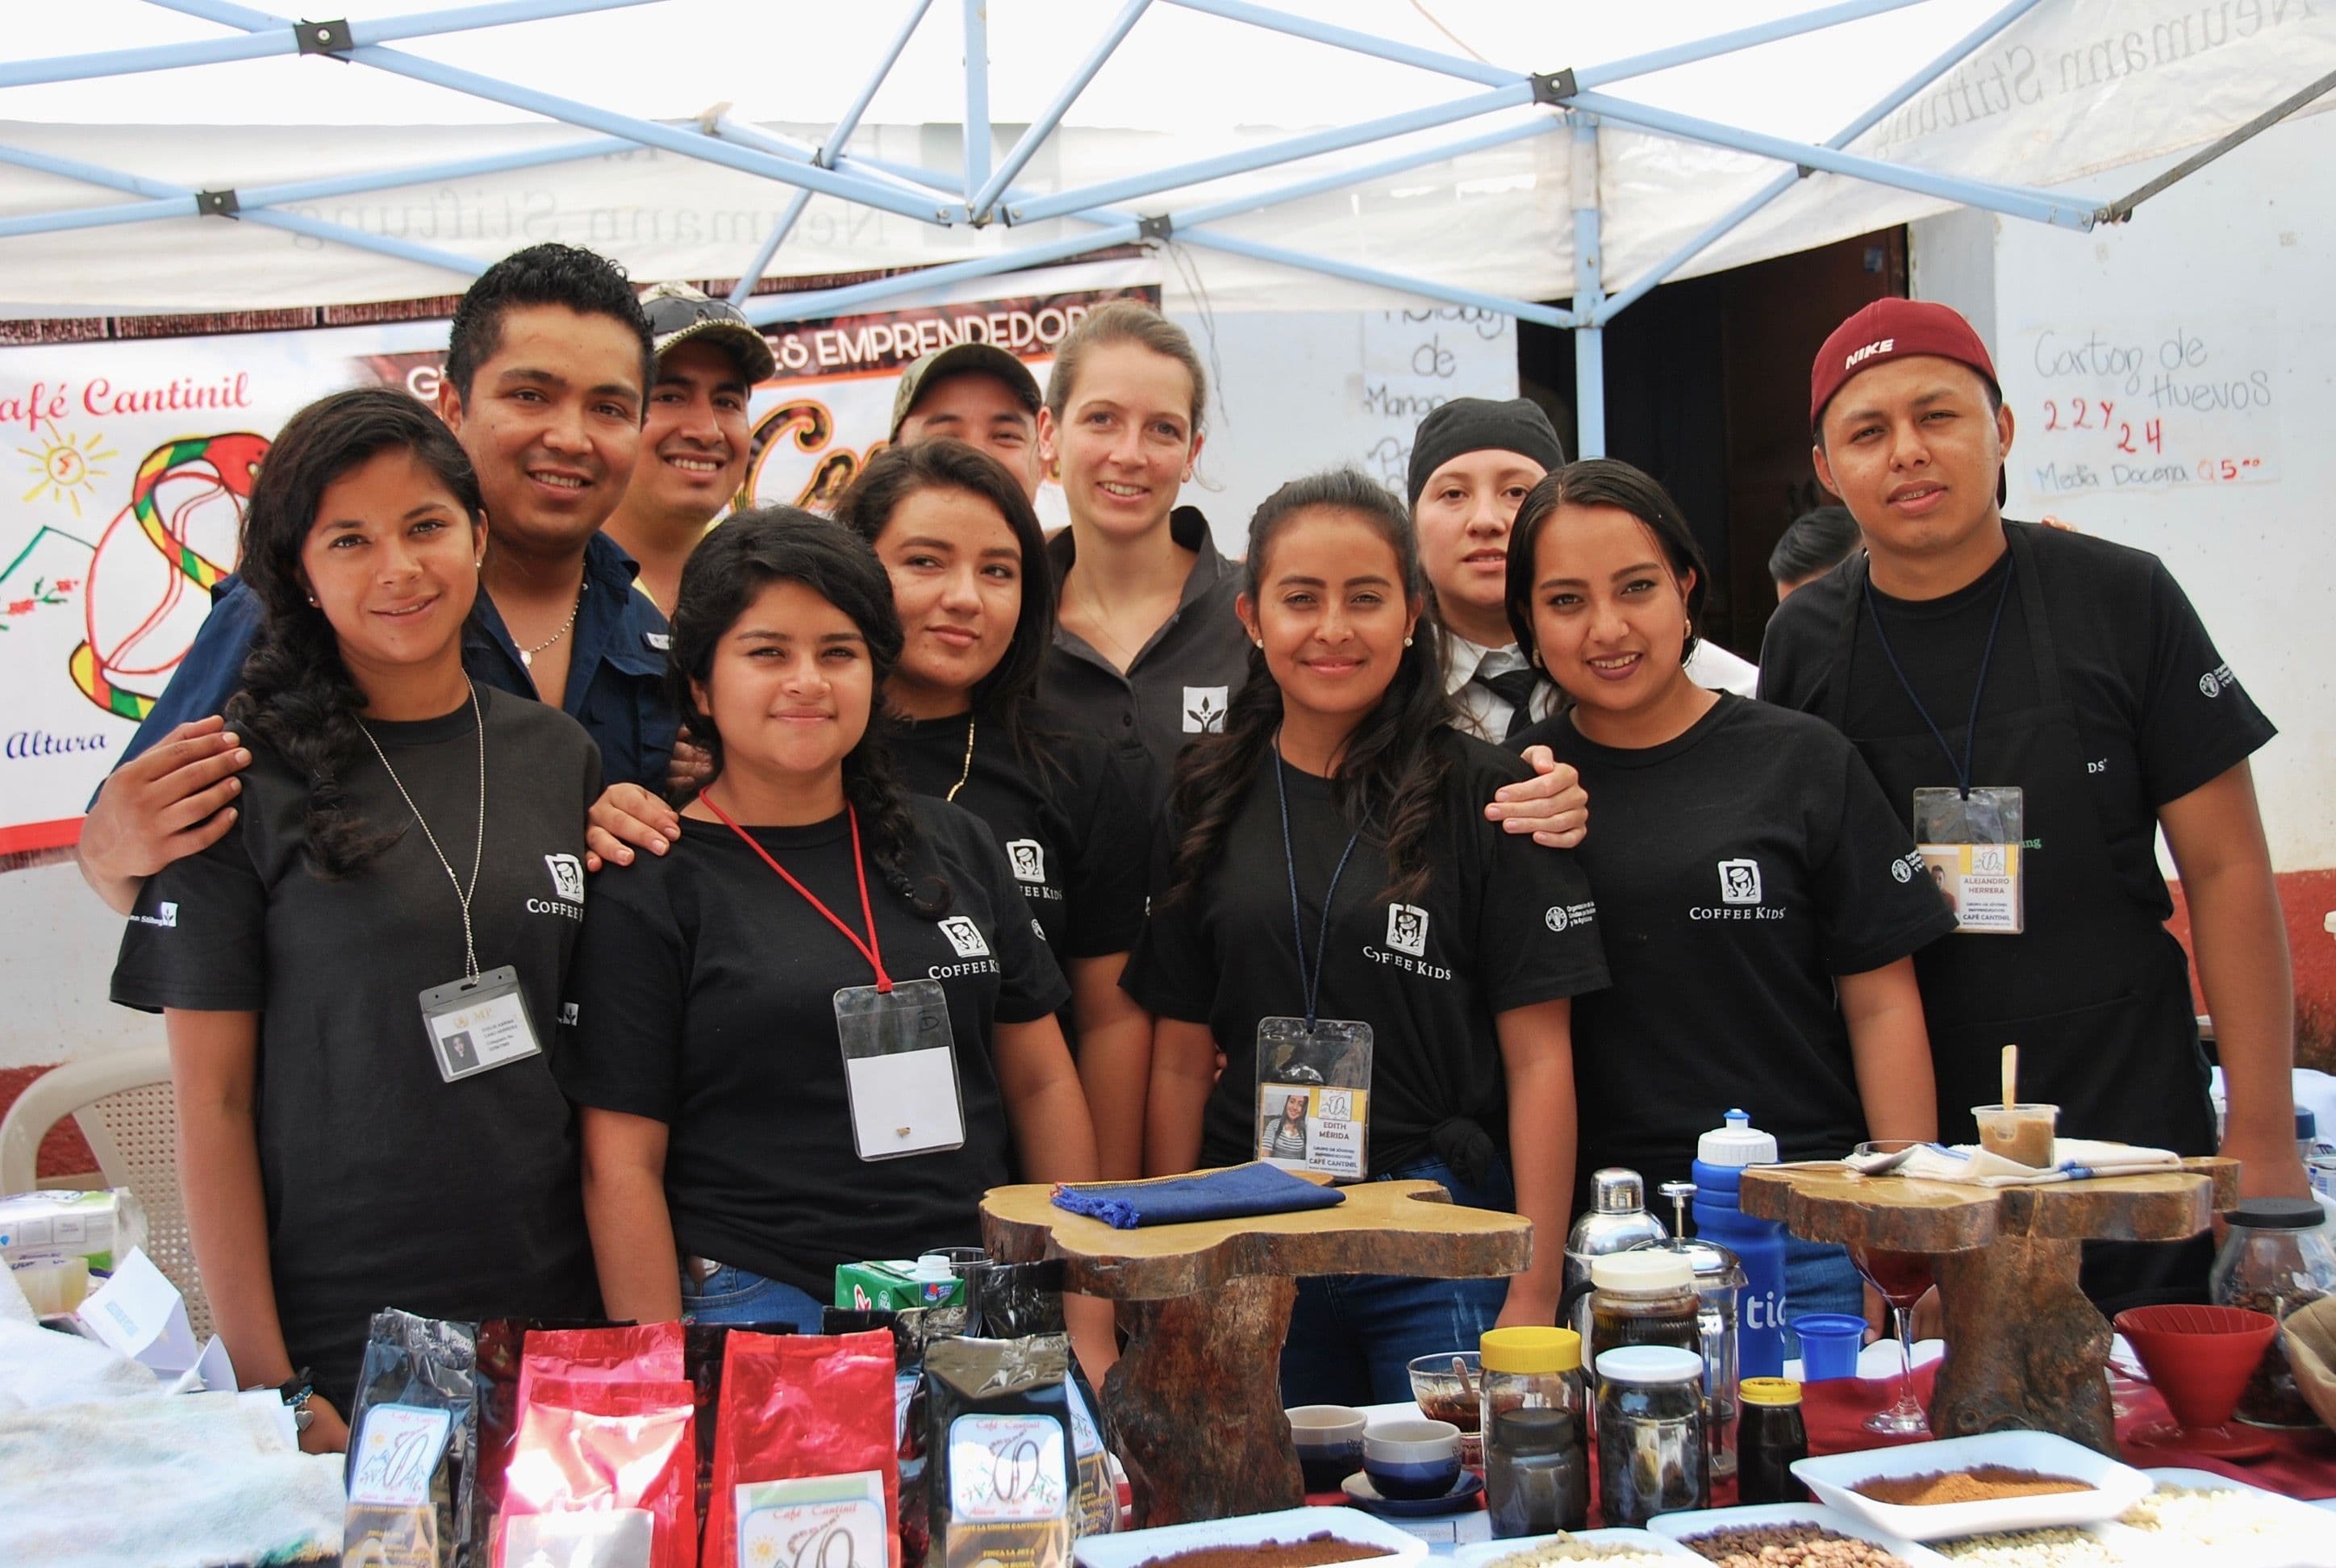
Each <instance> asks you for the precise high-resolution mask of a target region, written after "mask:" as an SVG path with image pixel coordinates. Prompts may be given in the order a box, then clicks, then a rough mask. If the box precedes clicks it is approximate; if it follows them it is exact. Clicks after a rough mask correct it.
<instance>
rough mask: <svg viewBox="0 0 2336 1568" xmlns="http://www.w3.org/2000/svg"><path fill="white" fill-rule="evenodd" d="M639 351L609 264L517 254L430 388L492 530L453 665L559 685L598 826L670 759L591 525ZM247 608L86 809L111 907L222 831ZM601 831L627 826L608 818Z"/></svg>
mask: <svg viewBox="0 0 2336 1568" xmlns="http://www.w3.org/2000/svg"><path fill="white" fill-rule="evenodd" d="M733 314H735V313H733ZM721 325H722V326H725V328H726V327H730V326H732V324H731V323H729V322H727V321H725V322H724V323H722V324H721ZM692 326H693V328H694V329H693V330H692V331H690V332H687V333H680V332H676V333H674V334H671V335H669V336H671V338H672V339H673V340H676V341H677V340H678V339H679V337H681V336H700V337H702V336H707V334H706V323H704V322H700V321H696V318H695V317H693V323H692ZM728 336H738V337H740V338H741V346H740V349H739V352H740V355H741V357H742V359H745V358H747V357H748V355H747V354H746V351H745V346H744V342H743V340H744V338H745V337H753V338H754V341H755V343H756V345H758V346H759V345H760V343H761V339H760V336H759V335H757V334H755V333H754V329H753V328H752V327H751V326H747V325H746V323H745V320H744V318H743V317H740V318H738V319H737V320H736V322H735V330H734V331H732V332H730V333H729V334H728ZM725 340H726V338H725ZM654 350H655V346H654V345H653V343H652V337H651V331H650V327H649V325H648V323H647V319H646V318H645V317H643V315H642V307H641V305H640V304H639V302H638V301H637V300H636V299H635V297H634V296H633V293H632V290H631V288H630V287H629V286H628V285H627V284H626V282H625V280H624V277H623V275H622V273H620V272H619V271H618V269H617V268H615V267H613V266H612V265H610V264H609V263H608V262H607V261H606V260H604V259H603V258H600V257H598V256H596V255H594V254H592V253H591V252H589V251H586V250H580V249H577V248H571V247H567V246H560V245H541V246H534V247H530V248H528V249H525V250H521V251H519V252H516V253H514V254H513V255H511V256H510V257H507V258H504V259H503V260H502V261H501V262H499V263H497V264H496V265H495V266H494V267H493V268H490V269H489V270H488V271H487V272H486V273H485V274H484V275H483V276H482V277H481V278H480V279H479V281H478V282H477V283H476V284H474V285H473V286H472V288H471V290H470V292H469V293H468V294H466V295H464V297H463V299H462V305H461V307H458V309H457V311H456V313H455V317H454V324H453V333H452V341H451V343H450V345H449V349H448V355H447V365H446V374H445V377H444V380H443V383H442V387H441V392H440V397H439V412H440V414H442V416H443V417H444V418H445V420H446V423H447V424H448V425H449V426H450V427H451V428H453V431H454V433H455V434H456V436H457V438H458V439H460V440H461V441H462V445H463V448H464V450H465V451H467V452H468V453H470V456H471V460H472V464H473V465H474V466H475V467H476V469H477V470H478V472H479V480H480V487H481V489H482V492H484V494H485V496H486V498H487V507H488V512H489V515H490V517H491V519H492V521H493V524H494V532H493V534H492V543H491V544H490V547H489V550H488V556H487V564H486V568H485V575H484V578H483V579H482V586H483V587H484V588H485V589H487V591H486V592H482V594H481V595H480V596H479V606H478V611H477V614H476V616H475V618H474V619H473V622H472V626H471V627H470V628H468V630H467V631H466V634H465V637H464V643H463V663H464V665H465V667H467V668H468V669H469V671H470V673H471V675H472V678H473V679H475V680H477V681H479V682H481V683H482V684H483V685H487V686H492V687H496V688H497V689H499V690H502V691H508V692H511V693H513V694H515V695H518V696H528V697H536V696H544V695H547V694H549V693H550V692H552V691H555V690H556V691H557V692H558V693H559V694H560V706H561V707H562V708H564V709H565V710H566V711H567V712H568V713H569V715H571V716H574V717H575V718H576V719H577V721H578V722H579V723H580V724H582V725H583V726H584V727H585V729H586V730H587V731H588V732H589V734H590V735H592V737H593V739H594V740H595V741H596V742H597V743H599V747H600V752H601V757H602V765H603V769H604V776H605V777H606V778H607V779H608V780H609V781H610V783H609V788H608V794H607V795H606V796H604V797H603V803H602V805H601V806H599V807H596V808H595V820H596V821H599V820H601V819H602V817H603V815H604V813H605V812H606V808H608V806H609V805H610V804H611V803H616V804H617V808H618V809H617V810H616V811H615V812H614V813H613V817H614V819H616V820H618V821H619V822H621V820H622V819H624V818H627V817H630V816H637V815H638V814H642V813H641V808H643V807H645V806H646V805H647V804H648V803H650V802H652V801H654V800H655V799H656V798H657V796H659V795H661V794H663V792H664V790H665V787H666V784H667V773H668V770H669V768H670V766H671V764H672V754H673V750H674V742H675V727H676V720H675V716H674V714H673V712H672V710H671V708H670V707H669V706H667V702H666V699H665V693H664V674H665V664H666V657H665V643H666V622H665V618H664V616H663V615H662V614H661V613H660V612H659V611H658V610H657V607H656V605H655V604H654V603H652V602H651V601H650V600H649V599H648V598H647V596H646V595H644V594H642V593H640V592H638V591H637V590H636V589H635V588H634V586H633V579H634V573H635V568H634V563H633V561H632V560H631V559H630V558H629V557H628V556H627V555H626V554H625V552H624V551H623V550H620V549H618V547H617V546H616V545H615V544H614V543H612V542H610V541H608V539H606V538H605V537H603V536H602V535H601V533H600V531H599V530H600V525H601V524H602V522H603V521H606V520H607V518H608V514H609V513H610V512H611V511H614V510H615V509H616V506H617V504H618V502H619V501H620V500H621V499H622V497H623V495H624V492H625V489H626V486H627V484H628V482H629V481H630V479H631V476H632V472H633V468H634V462H635V457H636V455H637V453H638V448H639V444H640V440H641V424H642V420H643V417H644V410H645V408H646V395H647V386H648V385H649V383H650V381H651V380H652V379H653V375H654V370H653V366H654V358H653V355H654ZM765 352H766V353H767V350H766V351H765ZM257 621H258V604H257V601H256V600H255V599H253V598H252V596H251V595H250V594H249V593H248V591H246V590H245V589H242V587H241V586H240V584H239V583H237V582H234V581H233V580H230V581H229V583H228V584H227V585H226V586H225V587H224V589H223V590H222V592H221V594H220V596H219V599H218V602H217V603H216V604H215V605H214V606H213V608H212V612H211V614H210V616H209V618H207V619H206V620H205V622H204V624H203V626H202V628H201V629H200V632H198V634H197V636H196V638H195V641H194V644H193V646H192V647H191V648H190V649H189V650H188V653H187V656H186V657H185V659H184V660H183V661H182V662H181V664H180V668H179V670H178V672H177V674H176V675H175V676H173V677H172V679H171V681H170V686H169V687H167V688H166V689H165V690H164V692H163V694H162V697H161V701H160V702H159V703H158V704H157V705H156V706H155V709H154V711H153V712H152V713H151V715H150V716H148V718H147V719H146V721H145V723H144V724H142V725H141V726H140V728H139V731H138V734H137V735H135V736H134V737H133V738H132V741H131V745H130V747H129V748H128V751H127V754H126V758H127V760H125V761H124V762H123V764H122V765H121V767H120V768H119V769H117V771H116V772H115V774H113V776H112V777H111V778H109V779H108V780H107V781H106V783H105V784H104V785H103V787H102V788H101V789H100V790H99V791H98V794H97V797H96V799H95V800H94V801H92V804H91V810H90V815H89V819H88V821H87V822H86V823H84V824H83V833H82V845H81V866H82V874H83V879H84V880H86V881H88V882H89V883H90V885H91V886H92V888H95V889H96V890H97V891H98V892H99V894H100V895H101V896H102V897H103V898H105V900H106V901H107V902H108V903H109V904H112V905H113V906H114V907H115V908H117V909H126V908H127V903H128V901H129V900H130V899H131V898H134V897H135V894H136V890H137V887H138V884H139V883H140V882H141V881H142V880H143V879H144V878H145V877H147V876H149V875H151V874H152V872H155V871H157V870H159V869H160V868H161V866H162V865H165V864H168V863H169V862H171V861H173V860H176V859H178V858H180V856H182V855H186V854H191V853H193V852H196V851H198V850H200V849H202V848H203V847H204V846H205V845H207V844H209V842H212V841H213V840H214V839H216V838H218V837H219V835H220V834H222V833H225V832H226V831H227V830H228V828H229V826H230V825H231V824H232V823H233V820H234V812H233V809H232V802H233V801H234V799H235V796H236V794H238V791H239V788H240V785H239V784H238V780H237V779H236V776H235V775H236V774H237V772H238V770H239V769H240V768H241V767H242V766H243V765H245V764H246V763H248V761H249V760H250V754H249V753H248V751H245V750H243V749H241V747H240V746H239V745H238V741H237V738H236V737H235V736H233V735H230V734H229V733H228V732H227V731H226V728H225V725H224V721H223V720H221V719H220V718H219V717H218V714H219V710H220V709H221V707H223V706H225V704H226V701H227V698H228V697H229V695H231V694H232V693H233V691H234V689H235V686H236V682H237V680H238V677H239V676H240V673H241V670H242V667H243V660H244V657H245V655H246V654H247V653H248V650H249V648H250V645H251V639H252V635H253V633H254V631H255V629H256V627H257ZM627 803H629V805H628V804H627ZM616 836H617V837H618V838H622V837H626V836H628V835H627V833H625V831H624V829H623V828H622V827H621V826H619V827H618V832H617V834H616ZM595 842H596V843H599V842H601V840H600V839H599V838H598V837H596V841H595ZM609 842H614V841H613V840H610V841H609Z"/></svg>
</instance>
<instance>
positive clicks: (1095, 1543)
mask: <svg viewBox="0 0 2336 1568" xmlns="http://www.w3.org/2000/svg"><path fill="white" fill-rule="evenodd" d="M1324 1532H1328V1533H1329V1534H1332V1535H1335V1536H1337V1537H1338V1539H1339V1540H1341V1541H1352V1542H1354V1543H1356V1544H1358V1545H1368V1546H1384V1547H1386V1548H1387V1551H1388V1552H1389V1553H1392V1555H1390V1556H1386V1557H1356V1558H1349V1559H1348V1561H1349V1562H1352V1563H1357V1564H1359V1565H1360V1568H1415V1565H1416V1564H1417V1563H1424V1562H1426V1560H1427V1543H1426V1542H1425V1541H1423V1540H1421V1539H1420V1538H1419V1537H1418V1536H1416V1535H1411V1534H1406V1533H1405V1532H1403V1531H1401V1530H1398V1529H1397V1528H1396V1527H1395V1526H1394V1525H1392V1524H1388V1523H1387V1521H1386V1520H1384V1519H1375V1518H1373V1517H1372V1516H1371V1515H1370V1514H1366V1513H1364V1512H1363V1511H1362V1510H1361V1509H1360V1508H1286V1509H1284V1510H1282V1511H1281V1512H1280V1513H1279V1514H1247V1515H1245V1516H1243V1517H1241V1518H1239V1519H1204V1520H1202V1521H1200V1522H1198V1523H1196V1524H1166V1525H1163V1526H1162V1527H1161V1528H1159V1529H1157V1530H1135V1531H1131V1532H1129V1533H1128V1534H1124V1535H1089V1536H1087V1537H1086V1538H1085V1540H1082V1541H1079V1542H1076V1543H1075V1544H1073V1545H1072V1547H1071V1560H1072V1561H1073V1562H1074V1563H1078V1564H1079V1565H1080V1568H1136V1564H1138V1563H1149V1562H1150V1561H1152V1559H1153V1558H1154V1557H1166V1556H1170V1555H1173V1553H1178V1552H1190V1551H1192V1549H1193V1548H1195V1547H1198V1546H1260V1545H1265V1544H1270V1543H1280V1542H1289V1541H1303V1540H1305V1539H1306V1537H1308V1536H1309V1535H1314V1534H1322V1533H1324Z"/></svg>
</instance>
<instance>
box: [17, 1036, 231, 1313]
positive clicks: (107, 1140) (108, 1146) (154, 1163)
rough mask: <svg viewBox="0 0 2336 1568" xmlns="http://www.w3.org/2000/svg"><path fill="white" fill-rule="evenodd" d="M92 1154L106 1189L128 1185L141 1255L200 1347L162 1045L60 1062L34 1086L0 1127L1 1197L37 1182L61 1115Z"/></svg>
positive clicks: (175, 1106) (175, 1113)
mask: <svg viewBox="0 0 2336 1568" xmlns="http://www.w3.org/2000/svg"><path fill="white" fill-rule="evenodd" d="M68 1115H70V1116H72V1117H73V1120H74V1121H76V1122H78V1123H80V1124H81V1135H82V1136H83V1138H86V1139H87V1140H88V1141H89V1146H90V1152H91V1153H92V1154H95V1155H96V1156H97V1168H98V1170H99V1171H100V1172H101V1173H102V1176H103V1178H104V1182H105V1184H106V1185H107V1186H109V1187H127V1188H129V1189H130V1190H131V1192H133V1193H137V1194H138V1202H139V1203H141V1204H142V1205H144V1207H145V1210H146V1256H147V1257H149V1258H151V1260H153V1263H154V1266H155V1267H156V1268H158V1269H160V1270H161V1271H162V1272H163V1274H164V1275H165V1276H166V1277H167V1278H168V1279H169V1280H170V1283H172V1284H174V1285H176V1286H177V1287H178V1288H179V1293H180V1295H182V1296H184V1297H185V1298H186V1299H187V1322H188V1324H189V1326H190V1327H191V1328H192V1329H194V1331H195V1338H196V1339H197V1340H198V1341H200V1340H201V1339H204V1338H206V1337H207V1336H209V1333H210V1331H211V1308H210V1301H209V1299H208V1298H207V1297H205V1296H204V1294H203V1282H202V1278H201V1276H200V1274H198V1273H197V1272H196V1271H195V1249H194V1244H193V1242H191V1241H190V1238H189V1237H188V1234H187V1210H186V1205H185V1203H183V1202H182V1201H181V1200H180V1195H179V1098H178V1096H177V1095H176V1094H175V1093H174V1092H173V1091H172V1089H171V1087H170V1048H169V1047H166V1046H161V1045H154V1046H139V1047H131V1048H130V1049H128V1050H119V1051H107V1052H104V1053H102V1055H99V1056H95V1057H86V1058H83V1060H80V1061H73V1062H67V1063H65V1064H64V1065H63V1066H58V1067H53V1068H51V1069H50V1070H49V1071H47V1072H45V1073H43V1074H42V1075H41V1076H39V1077H37V1078H34V1080H33V1081H32V1083H31V1084H29V1085H27V1086H25V1089H24V1093H23V1094H22V1095H19V1096H17V1097H16V1103H15V1104H14V1105H10V1106H9V1107H8V1115H7V1117H6V1119H5V1120H0V1193H27V1192H30V1191H32V1190H33V1188H34V1186H35V1185H36V1184H37V1181H38V1178H37V1171H38V1159H39V1154H40V1149H41V1140H42V1139H43V1138H45V1137H46V1136H48V1134H49V1129H50V1128H51V1127H53V1126H54V1125H56V1124H57V1123H58V1122H60V1121H62V1120H63V1119H64V1118H65V1117H66V1116H68Z"/></svg>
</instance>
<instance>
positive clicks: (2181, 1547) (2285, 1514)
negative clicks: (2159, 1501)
mask: <svg viewBox="0 0 2336 1568" xmlns="http://www.w3.org/2000/svg"><path fill="white" fill-rule="evenodd" d="M2143 1474H2145V1475H2147V1476H2148V1477H2149V1478H2150V1480H2151V1481H2152V1482H2154V1483H2155V1484H2156V1485H2158V1486H2161V1487H2175V1486H2178V1487H2180V1488H2182V1489H2183V1490H2185V1491H2190V1492H2244V1493H2245V1494H2247V1495H2249V1496H2250V1497H2253V1499H2254V1500H2255V1501H2256V1502H2257V1503H2258V1504H2259V1505H2261V1506H2262V1508H2263V1514H2264V1517H2265V1518H2266V1519H2274V1520H2277V1521H2279V1523H2280V1524H2282V1525H2284V1526H2287V1528H2284V1529H2282V1530H2280V1531H2279V1532H2278V1533H2277V1534H2270V1535H2266V1536H2264V1537H2263V1540H2262V1542H2261V1543H2260V1544H2257V1543H2254V1542H2251V1541H2250V1542H2235V1543H2219V1544H2216V1545H2215V1546H2212V1547H2210V1546H2205V1545H2202V1544H2197V1543H2195V1542H2194V1541H2192V1540H2191V1539H2189V1538H2188V1537H2185V1536H2181V1535H2170V1534H2167V1533H2166V1532H2163V1531H2155V1530H2136V1531H2135V1532H2134V1534H2136V1535H2139V1536H2140V1537H2141V1538H2142V1539H2143V1540H2146V1541H2148V1542H2151V1543H2153V1544H2155V1546H2156V1549H2157V1550H2159V1551H2160V1552H2161V1553H2162V1554H2163V1556H2164V1558H2165V1560H2166V1562H2168V1563H2191V1562H2197V1563H2204V1562H2206V1561H2209V1560H2210V1558H2214V1559H2216V1560H2228V1561H2230V1562H2234V1563H2236V1562H2239V1561H2241V1560H2242V1559H2243V1558H2244V1561H2246V1562H2248V1563H2256V1562H2260V1563H2263V1568H2325V1565H2326V1564H2330V1563H2336V1530H2331V1526H2330V1523H2329V1520H2328V1516H2327V1514H2324V1513H2322V1512H2321V1510H2320V1509H2318V1508H2315V1507H2313V1506H2312V1505H2310V1504H2308V1503H2302V1502H2298V1501H2297V1500H2296V1499H2295V1498H2292V1497H2284V1496H2282V1495H2280V1494H2278V1493H2276V1492H2270V1491H2266V1490H2264V1489H2263V1487H2261V1486H2250V1485H2247V1484H2246V1483H2245V1482H2244V1481H2234V1480H2233V1479H2231V1477H2229V1476H2228V1475H2217V1474H2215V1473H2214V1471H2212V1470H2178V1469H2175V1470H2148V1471H2145V1472H2143ZM2217 1553H2219V1557H2217Z"/></svg>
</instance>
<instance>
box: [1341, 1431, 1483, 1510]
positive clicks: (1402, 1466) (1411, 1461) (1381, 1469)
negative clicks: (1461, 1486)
mask: <svg viewBox="0 0 2336 1568" xmlns="http://www.w3.org/2000/svg"><path fill="white" fill-rule="evenodd" d="M1363 1474H1364V1475H1368V1476H1369V1477H1370V1478H1371V1485H1374V1486H1376V1487H1377V1488H1378V1494H1379V1495H1380V1496H1382V1497H1396V1498H1402V1499H1406V1500H1425V1499H1426V1498H1430V1497H1441V1496H1443V1495H1445V1493H1447V1492H1449V1491H1451V1490H1452V1488H1453V1485H1454V1484H1455V1483H1456V1482H1457V1481H1458V1480H1459V1479H1460V1428H1459V1427H1455V1426H1454V1425H1453V1424H1452V1423H1451V1422H1449V1421H1385V1422H1381V1423H1379V1424H1378V1425H1377V1426H1374V1427H1368V1428H1367V1429H1366V1430H1365V1431H1364V1433H1363Z"/></svg>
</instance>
